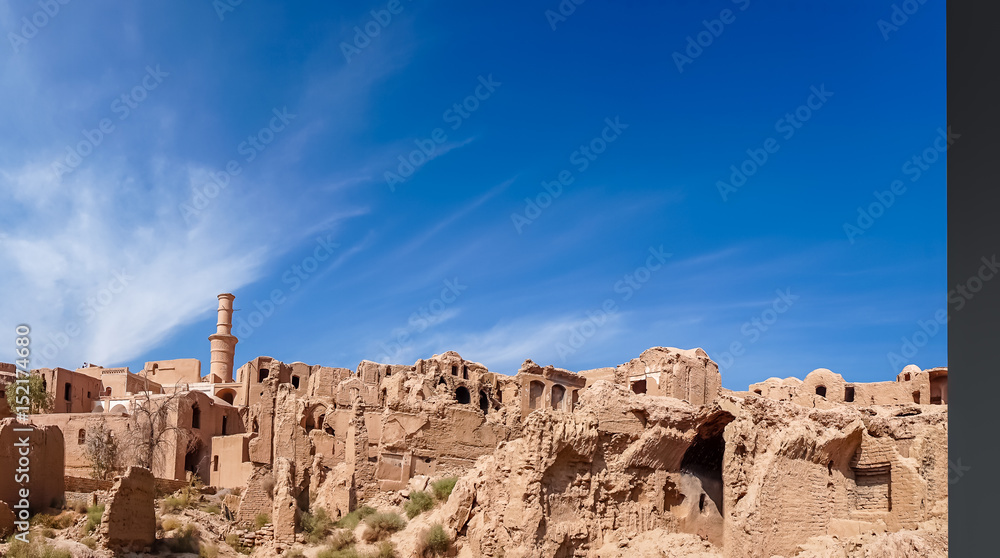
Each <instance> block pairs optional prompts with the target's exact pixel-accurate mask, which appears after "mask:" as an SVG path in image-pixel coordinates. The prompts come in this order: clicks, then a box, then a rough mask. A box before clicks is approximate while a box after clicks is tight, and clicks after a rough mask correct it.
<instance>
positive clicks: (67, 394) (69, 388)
mask: <svg viewBox="0 0 1000 558" xmlns="http://www.w3.org/2000/svg"><path fill="white" fill-rule="evenodd" d="M63 399H65V400H66V401H70V400H71V399H73V385H72V384H70V383H69V382H66V385H65V386H63Z"/></svg>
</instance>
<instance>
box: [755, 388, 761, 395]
mask: <svg viewBox="0 0 1000 558" xmlns="http://www.w3.org/2000/svg"><path fill="white" fill-rule="evenodd" d="M753 392H754V393H756V394H757V395H763V392H761V391H760V390H759V389H755V390H753Z"/></svg>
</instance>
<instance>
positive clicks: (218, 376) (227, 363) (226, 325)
mask: <svg viewBox="0 0 1000 558" xmlns="http://www.w3.org/2000/svg"><path fill="white" fill-rule="evenodd" d="M234 298H236V297H235V296H233V295H231V294H229V293H223V294H220V295H219V322H218V324H216V330H215V333H214V334H212V335H209V336H208V340H209V341H211V343H212V366H211V369H210V370H209V381H210V382H213V383H216V382H219V383H229V382H232V381H233V360H234V358H235V356H236V343H238V342H239V339H237V338H236V336H235V335H233V334H232V330H233V299H234Z"/></svg>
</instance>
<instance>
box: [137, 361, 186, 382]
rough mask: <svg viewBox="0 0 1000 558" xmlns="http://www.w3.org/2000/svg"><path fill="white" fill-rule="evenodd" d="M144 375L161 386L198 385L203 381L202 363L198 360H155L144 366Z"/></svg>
mask: <svg viewBox="0 0 1000 558" xmlns="http://www.w3.org/2000/svg"><path fill="white" fill-rule="evenodd" d="M142 373H143V374H144V375H147V376H148V377H149V379H150V380H153V381H155V382H156V383H158V384H160V385H174V384H184V383H189V384H196V383H198V382H200V381H201V361H200V360H198V359H196V358H176V359H173V360H154V361H151V362H147V363H145V364H143V366H142Z"/></svg>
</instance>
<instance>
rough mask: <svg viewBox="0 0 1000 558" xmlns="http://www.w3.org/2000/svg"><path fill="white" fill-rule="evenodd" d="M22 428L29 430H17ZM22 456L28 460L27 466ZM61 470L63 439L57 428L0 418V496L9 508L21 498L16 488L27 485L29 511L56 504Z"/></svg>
mask: <svg viewBox="0 0 1000 558" xmlns="http://www.w3.org/2000/svg"><path fill="white" fill-rule="evenodd" d="M25 428H30V432H20V431H18V430H19V429H25ZM25 444H26V445H25ZM24 454H27V456H25V455H24ZM22 457H26V459H27V460H28V465H27V467H23V462H22V461H21V458H22ZM18 469H21V471H18ZM62 470H63V439H62V433H61V432H60V431H59V429H58V428H56V427H54V426H41V425H35V424H23V423H18V422H16V421H15V420H14V419H11V418H6V419H0V471H2V472H3V474H0V500H2V501H4V502H7V504H8V505H9V506H10V507H12V508H13V507H14V505H15V503H17V502H19V501H20V500H21V496H20V490H21V489H22V488H27V489H28V490H29V492H30V496H29V498H28V503H29V507H30V509H31V511H32V512H33V513H34V512H38V511H40V510H43V509H45V508H47V507H49V506H51V505H53V504H59V503H61V502H62V501H63V499H64V496H65V483H64V480H63V476H62ZM53 472H58V473H57V474H53ZM22 475H24V476H22Z"/></svg>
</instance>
